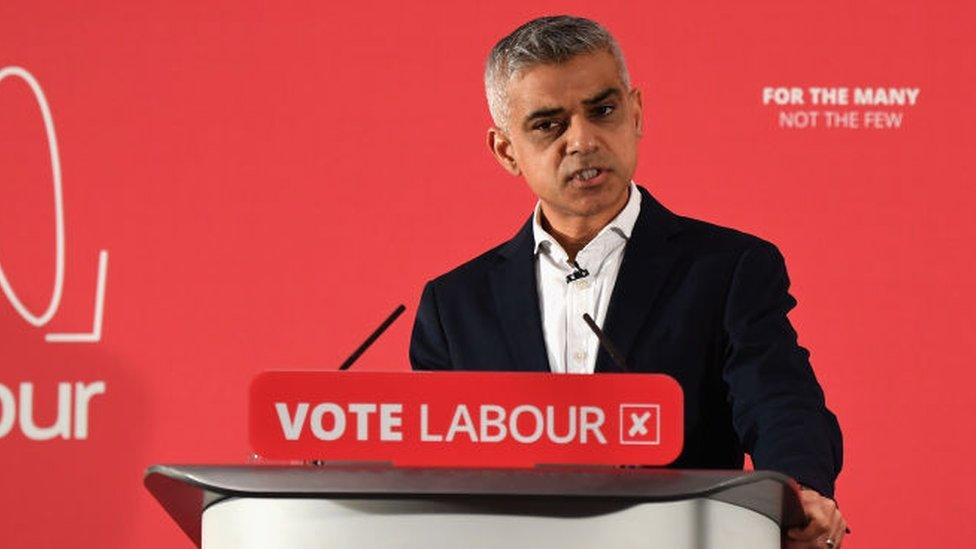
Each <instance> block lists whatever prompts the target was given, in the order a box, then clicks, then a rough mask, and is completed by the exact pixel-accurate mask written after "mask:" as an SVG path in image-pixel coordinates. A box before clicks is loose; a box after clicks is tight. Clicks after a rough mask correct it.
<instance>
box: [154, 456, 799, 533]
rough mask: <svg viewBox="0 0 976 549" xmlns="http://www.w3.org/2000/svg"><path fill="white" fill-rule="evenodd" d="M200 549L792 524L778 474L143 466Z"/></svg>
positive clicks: (795, 508)
mask: <svg viewBox="0 0 976 549" xmlns="http://www.w3.org/2000/svg"><path fill="white" fill-rule="evenodd" d="M145 485H146V487H147V488H148V489H149V491H150V492H151V493H152V494H153V495H154V496H155V497H156V499H157V500H159V502H160V503H161V504H162V505H163V507H164V508H165V509H166V510H167V512H168V513H169V514H170V516H172V518H173V519H174V520H175V521H176V522H177V524H179V526H180V527H181V528H182V529H183V531H184V532H186V534H187V535H188V536H189V537H190V539H191V540H193V542H194V543H196V544H197V545H198V546H200V547H202V548H203V549H231V548H233V549H252V548H253V549H257V548H261V549H277V548H308V549H320V548H321V549H326V548H329V549H333V548H355V549H380V548H383V549H386V548H405V549H440V548H443V549H448V548H450V549H455V548H465V549H488V548H527V549H550V548H551V549H575V548H580V549H582V548H587V549H592V548H605V549H611V548H613V549H618V548H619V549H631V548H633V549H637V548H651V547H659V548H668V549H708V548H719V547H721V548H723V549H738V548H743V549H745V548H749V549H765V548H770V549H774V548H778V547H780V539H781V534H780V532H781V531H782V530H783V529H785V528H789V527H792V526H797V525H799V524H801V523H802V522H803V515H802V511H801V509H800V507H799V502H798V500H797V495H796V488H795V485H794V484H793V482H792V481H791V480H790V479H789V478H788V477H786V476H785V475H781V474H779V473H773V472H765V471H759V472H744V471H688V470H672V469H642V468H611V467H538V468H534V469H516V470H509V469H438V468H433V469H410V468H393V467H390V466H385V465H361V464H357V465H324V466H166V465H157V466H153V467H150V468H149V470H148V471H147V472H146V476H145Z"/></svg>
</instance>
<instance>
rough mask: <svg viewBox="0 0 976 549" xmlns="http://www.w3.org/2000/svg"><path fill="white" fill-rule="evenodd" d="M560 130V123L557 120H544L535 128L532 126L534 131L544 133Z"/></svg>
mask: <svg viewBox="0 0 976 549" xmlns="http://www.w3.org/2000/svg"><path fill="white" fill-rule="evenodd" d="M558 128H559V122H556V121H555V120H543V121H541V122H539V123H538V124H536V125H535V126H532V129H533V130H536V131H541V132H543V133H548V132H551V131H554V130H556V129H558Z"/></svg>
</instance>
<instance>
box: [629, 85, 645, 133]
mask: <svg viewBox="0 0 976 549" xmlns="http://www.w3.org/2000/svg"><path fill="white" fill-rule="evenodd" d="M630 105H631V109H632V111H633V113H634V126H635V128H636V129H637V137H641V136H643V135H644V105H643V103H642V102H641V92H640V90H639V89H637V88H633V89H631V90H630Z"/></svg>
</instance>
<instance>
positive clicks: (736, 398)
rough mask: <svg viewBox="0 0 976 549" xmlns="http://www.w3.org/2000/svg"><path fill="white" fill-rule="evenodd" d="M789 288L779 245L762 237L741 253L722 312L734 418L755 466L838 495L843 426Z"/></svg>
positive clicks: (829, 494) (725, 370) (725, 365)
mask: <svg viewBox="0 0 976 549" xmlns="http://www.w3.org/2000/svg"><path fill="white" fill-rule="evenodd" d="M788 290H789V278H788V277H787V274H786V266H785V263H784V261H783V257H782V255H780V253H779V251H778V250H777V249H776V247H775V246H773V245H772V244H769V243H765V242H764V243H762V244H760V245H759V246H756V247H754V248H750V249H748V250H747V251H745V252H744V253H743V254H742V256H740V258H739V261H738V264H737V266H736V268H735V272H734V274H733V276H732V280H731V284H730V287H729V292H728V298H727V301H726V310H725V316H724V319H723V322H724V324H725V329H726V333H727V334H728V345H727V348H726V355H725V356H726V360H725V364H724V370H723V377H724V379H725V382H726V383H727V384H728V388H729V399H730V403H731V405H732V413H733V424H734V427H735V430H736V433H737V434H738V435H739V439H740V440H741V441H742V443H743V446H744V447H745V449H746V451H747V452H749V454H750V455H751V456H752V460H753V463H754V465H755V467H756V468H757V469H771V470H775V471H780V472H783V473H785V474H788V475H790V476H792V477H793V478H795V479H796V480H797V481H798V482H800V483H801V484H804V485H806V486H809V487H811V488H813V489H815V490H817V491H818V492H820V493H821V494H822V495H824V496H827V497H833V493H834V480H835V479H836V477H837V474H838V473H839V472H840V468H841V465H842V462H843V451H842V439H841V432H840V427H839V425H838V423H837V418H836V417H835V416H834V414H833V413H831V412H830V410H828V409H827V407H826V405H825V403H824V396H823V391H822V390H821V388H820V385H819V383H817V379H816V377H815V376H814V373H813V369H812V368H811V367H810V363H809V360H808V358H809V353H808V352H807V350H806V349H804V348H803V347H800V346H799V345H798V344H797V338H796V332H795V331H794V330H793V326H792V325H791V324H790V321H789V319H788V318H787V316H786V315H787V312H789V310H790V309H792V308H793V307H794V306H795V305H796V300H794V299H793V297H792V296H791V295H790V294H789V292H788Z"/></svg>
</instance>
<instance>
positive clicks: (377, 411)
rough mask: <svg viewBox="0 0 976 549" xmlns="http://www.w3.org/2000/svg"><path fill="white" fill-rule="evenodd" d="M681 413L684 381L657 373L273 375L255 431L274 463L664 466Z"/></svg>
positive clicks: (258, 384) (679, 437)
mask: <svg viewBox="0 0 976 549" xmlns="http://www.w3.org/2000/svg"><path fill="white" fill-rule="evenodd" d="M683 412H684V408H683V396H682V392H681V387H680V386H679V385H678V383H677V382H676V381H675V380H674V379H672V378H670V377H668V376H665V375H661V374H598V375H568V374H547V373H514V372H492V373H475V372H436V373H435V372H424V373H409V372H403V373H400V372H379V373H378V372H265V373H263V374H260V375H258V376H257V377H256V378H255V379H254V381H253V383H252V385H251V398H250V410H249V423H250V424H249V429H250V438H251V445H252V446H253V448H254V451H255V452H256V453H257V454H258V455H260V456H262V457H264V458H268V459H296V460H327V461H384V462H391V463H393V464H395V465H402V466H453V467H459V466H460V467H466V466H470V467H529V466H533V465H540V464H606V465H667V464H668V463H670V462H672V461H674V459H675V458H677V457H678V454H679V453H680V452H681V446H682V443H683V437H684V431H683V418H684V413H683Z"/></svg>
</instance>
